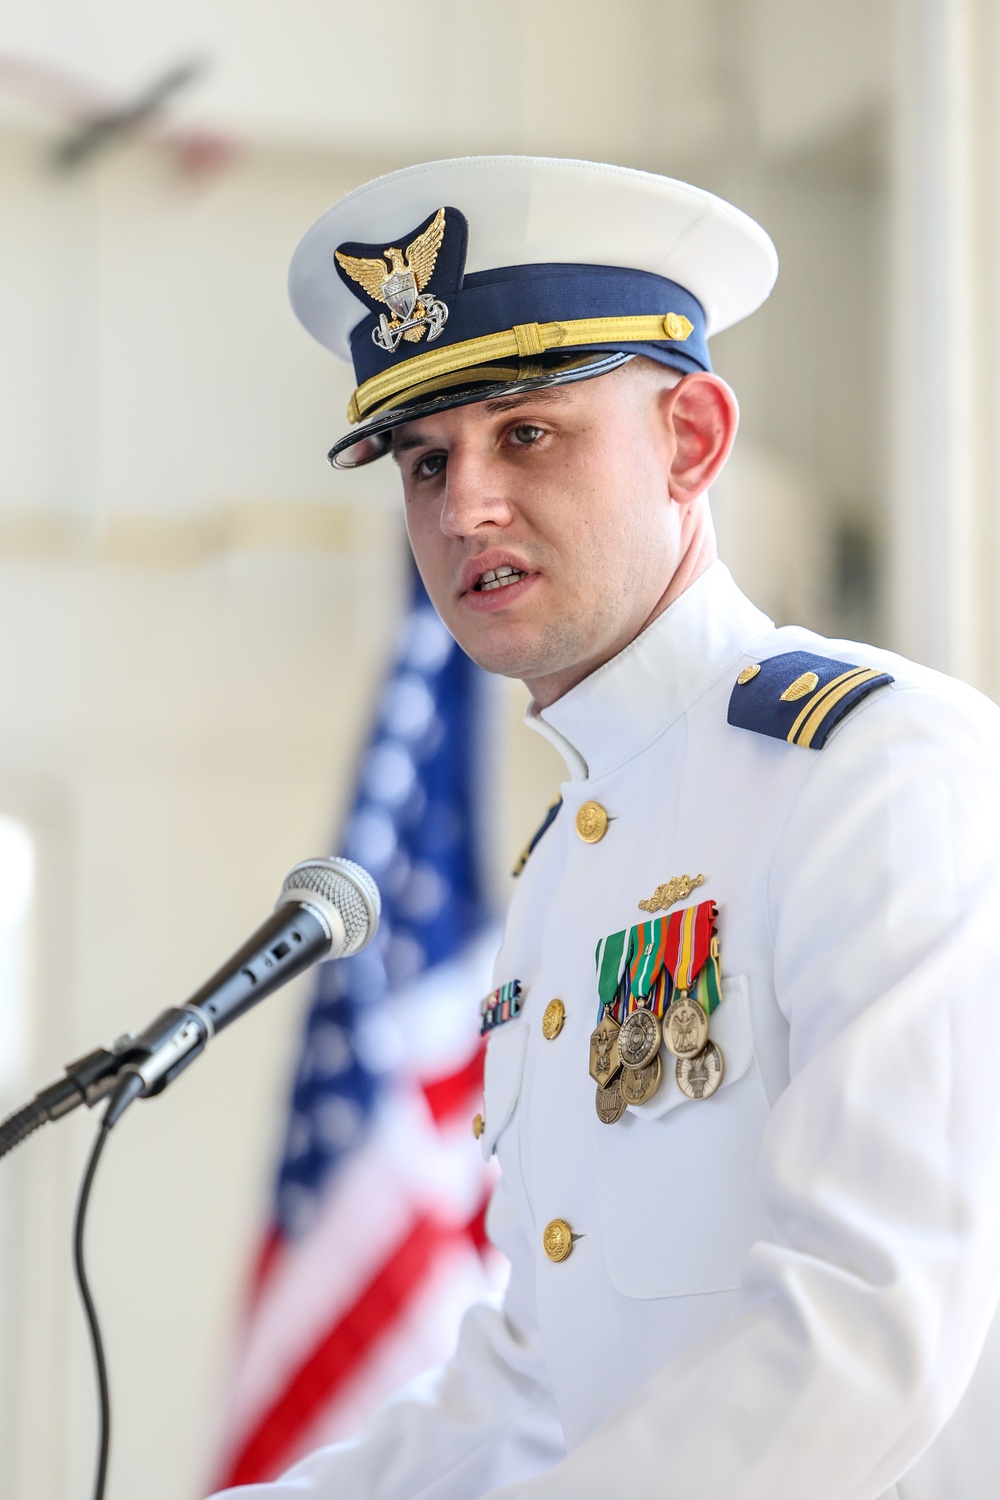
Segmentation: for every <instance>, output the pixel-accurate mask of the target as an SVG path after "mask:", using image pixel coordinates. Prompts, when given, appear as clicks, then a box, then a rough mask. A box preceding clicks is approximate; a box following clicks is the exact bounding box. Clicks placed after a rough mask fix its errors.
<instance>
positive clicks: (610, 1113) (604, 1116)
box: [594, 1083, 625, 1125]
mask: <svg viewBox="0 0 1000 1500" xmlns="http://www.w3.org/2000/svg"><path fill="white" fill-rule="evenodd" d="M594 1102H595V1104H596V1106H597V1118H598V1119H599V1120H600V1122H601V1124H602V1125H614V1124H616V1123H617V1122H618V1121H619V1120H620V1119H621V1117H622V1115H623V1114H624V1113H625V1100H624V1099H623V1098H622V1096H621V1094H620V1093H619V1091H618V1085H617V1083H615V1084H613V1085H612V1086H611V1088H609V1089H605V1088H602V1087H601V1085H600V1084H598V1085H597V1098H596V1100H595V1101H594Z"/></svg>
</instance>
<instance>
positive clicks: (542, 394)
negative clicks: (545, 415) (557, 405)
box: [482, 386, 565, 417]
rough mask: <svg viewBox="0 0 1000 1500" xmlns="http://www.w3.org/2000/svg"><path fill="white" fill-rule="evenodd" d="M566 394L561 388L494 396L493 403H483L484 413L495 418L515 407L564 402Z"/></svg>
mask: <svg viewBox="0 0 1000 1500" xmlns="http://www.w3.org/2000/svg"><path fill="white" fill-rule="evenodd" d="M564 399H565V392H564V391H563V390H562V389H561V387H559V386H556V387H554V388H553V387H551V386H550V387H548V388H545V387H543V388H542V389H541V390H539V391H521V392H519V393H518V394H515V395H512V396H494V397H493V399H492V400H491V401H484V402H482V406H483V409H484V411H485V412H486V413H487V415H488V416H491V417H494V416H497V415H498V414H500V413H502V412H505V411H512V410H513V409H514V407H517V406H525V405H528V404H530V403H533V402H537V401H542V402H545V401H562V400H564Z"/></svg>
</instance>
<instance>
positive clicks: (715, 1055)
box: [674, 1006, 725, 1099]
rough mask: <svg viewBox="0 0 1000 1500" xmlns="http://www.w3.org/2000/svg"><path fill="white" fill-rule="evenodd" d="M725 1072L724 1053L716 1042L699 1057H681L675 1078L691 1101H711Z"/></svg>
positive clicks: (707, 1045) (705, 1048)
mask: <svg viewBox="0 0 1000 1500" xmlns="http://www.w3.org/2000/svg"><path fill="white" fill-rule="evenodd" d="M698 1009H699V1010H700V1009H701V1006H699V1007H698ZM724 1071H725V1063H724V1061H723V1057H722V1053H721V1052H720V1051H719V1049H718V1047H717V1046H716V1045H715V1043H714V1042H708V1043H707V1044H706V1046H705V1047H704V1048H703V1049H702V1051H701V1052H699V1053H698V1055H697V1057H679V1058H678V1059H677V1065H676V1068H675V1070H674V1076H675V1077H676V1079H677V1087H678V1088H679V1089H680V1091H681V1093H682V1094H686V1095H687V1097H688V1098H689V1099H709V1098H711V1096H712V1095H713V1094H714V1093H715V1091H716V1089H717V1088H718V1087H719V1084H720V1083H721V1082H722V1075H723V1072H724Z"/></svg>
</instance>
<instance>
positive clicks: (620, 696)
mask: <svg viewBox="0 0 1000 1500" xmlns="http://www.w3.org/2000/svg"><path fill="white" fill-rule="evenodd" d="M773 629H774V625H773V623H772V621H770V620H769V619H768V617H767V615H765V614H762V613H761V611H760V610H759V609H757V608H756V607H755V606H754V605H753V604H751V603H750V601H749V599H747V598H746V597H745V595H744V594H742V593H741V592H740V590H739V589H738V588H737V587H736V584H735V583H734V582H733V578H732V574H731V573H730V571H729V569H728V568H727V567H726V566H725V564H724V563H721V562H714V563H712V565H711V567H710V568H708V569H706V571H705V572H704V573H703V574H702V575H701V577H700V578H698V579H696V581H695V582H694V583H693V584H692V585H691V587H690V588H688V589H685V591H684V593H683V594H682V595H681V596H680V598H679V599H677V600H675V601H674V603H673V604H671V605H670V607H669V608H668V609H665V610H664V611H663V613H662V614H661V615H658V616H657V617H656V619H655V620H654V621H653V623H652V624H651V625H648V626H647V627H646V629H645V630H644V631H643V632H642V634H641V635H638V636H636V638H635V640H634V641H631V642H630V643H629V645H627V646H626V647H625V649H624V650H623V651H619V653H618V655H617V656H613V657H612V658H611V660H610V661H608V662H605V663H604V665H603V667H598V669H597V671H596V672H591V674H590V676H589V677H585V678H584V679H583V681H582V682H579V683H577V685H576V687H574V688H571V689H570V691H569V692H568V693H564V694H563V696H562V697H561V698H557V699H556V701H555V703H551V704H549V706H548V708H544V709H539V708H537V707H536V706H535V704H534V703H532V704H530V705H529V707H528V711H527V714H526V715H525V722H526V723H527V724H528V725H529V727H530V728H532V729H535V730H537V731H538V733H539V734H541V735H544V736H545V738H546V739H547V740H549V741H551V743H552V744H553V745H554V746H555V747H556V749H557V750H558V751H559V753H560V755H561V756H562V757H563V759H564V760H565V762H566V765H567V766H568V768H569V772H570V775H571V777H572V778H573V779H574V780H577V781H585V780H587V779H588V778H593V777H598V776H603V775H605V774H606V773H607V772H609V771H613V770H615V769H616V768H617V767H618V766H621V765H624V764H625V762H626V761H628V760H631V759H632V758H633V756H635V755H638V754H640V753H641V752H642V751H643V750H645V749H646V748H647V747H648V746H649V745H651V744H652V743H653V741H654V740H655V739H658V738H659V736H660V735H661V734H664V733H665V732H666V730H668V729H669V728H670V726H671V724H673V723H674V722H675V721H676V720H677V719H679V718H680V716H681V715H682V714H684V713H686V712H687V710H688V709H689V708H690V707H691V705H692V704H693V703H695V702H696V701H697V699H699V698H700V697H701V696H702V694H703V693H705V692H707V690H708V689H709V688H710V687H712V685H713V684H714V683H716V682H718V680H719V678H720V677H722V676H724V675H725V673H726V672H727V671H728V670H730V669H731V668H732V666H733V664H734V663H735V662H736V661H737V660H738V659H739V658H740V656H741V655H743V654H744V653H745V652H746V650H747V647H748V646H749V645H750V644H751V643H752V642H753V641H755V640H758V639H759V638H760V636H762V635H764V634H766V633H767V632H769V631H771V630H773Z"/></svg>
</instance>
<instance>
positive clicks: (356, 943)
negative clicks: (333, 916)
mask: <svg viewBox="0 0 1000 1500" xmlns="http://www.w3.org/2000/svg"><path fill="white" fill-rule="evenodd" d="M293 895H314V896H320V897H322V899H323V900H324V901H328V902H329V903H330V905H331V906H333V907H335V908H336V910H337V911H338V912H339V913H340V918H341V921H342V922H343V924H344V929H345V931H346V933H347V942H346V944H345V946H344V949H343V952H342V953H341V954H339V955H334V957H342V958H347V957H349V956H350V954H352V953H358V952H360V950H361V949H362V948H363V947H364V946H365V944H366V943H368V942H370V941H371V939H372V938H373V937H374V936H375V933H376V931H377V929H378V919H379V915H380V914H381V911H382V898H381V896H380V895H379V890H378V886H377V885H376V884H375V882H374V880H373V879H372V877H371V876H370V875H369V873H368V871H367V870H364V869H362V867H361V866H360V865H356V864H355V863H354V861H353V860H352V859H340V858H339V857H333V858H331V859H305V860H303V861H302V863H301V864H300V865H296V866H295V868H294V870H290V871H289V872H288V874H287V875H286V876H285V880H284V884H283V885H282V887H281V895H280V896H279V897H278V901H279V904H280V903H281V902H282V901H286V900H287V899H288V898H289V897H290V896H293Z"/></svg>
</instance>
